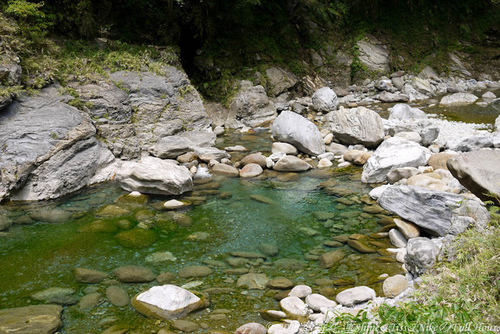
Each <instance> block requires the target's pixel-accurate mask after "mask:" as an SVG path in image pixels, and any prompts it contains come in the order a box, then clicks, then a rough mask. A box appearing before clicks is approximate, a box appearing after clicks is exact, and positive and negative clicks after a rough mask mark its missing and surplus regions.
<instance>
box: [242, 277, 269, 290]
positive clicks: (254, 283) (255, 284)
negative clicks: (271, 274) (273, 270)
mask: <svg viewBox="0 0 500 334" xmlns="http://www.w3.org/2000/svg"><path fill="white" fill-rule="evenodd" d="M267 282H269V278H267V276H266V275H265V274H256V273H248V274H245V275H242V276H240V278H238V281H237V282H236V285H237V286H239V287H242V286H244V287H247V288H249V289H256V290H264V288H265V287H266V284H267Z"/></svg>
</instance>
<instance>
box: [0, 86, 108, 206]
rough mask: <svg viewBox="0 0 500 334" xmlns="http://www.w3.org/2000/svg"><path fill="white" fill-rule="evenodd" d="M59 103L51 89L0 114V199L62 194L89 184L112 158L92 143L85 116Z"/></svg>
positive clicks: (30, 198) (90, 122)
mask: <svg viewBox="0 0 500 334" xmlns="http://www.w3.org/2000/svg"><path fill="white" fill-rule="evenodd" d="M60 99H61V96H59V94H58V92H57V89H55V88H52V87H51V88H47V89H44V90H42V92H41V94H40V95H38V96H35V97H23V98H20V99H19V100H18V101H16V102H14V103H12V104H11V105H10V106H9V107H8V108H7V109H6V110H5V111H4V112H2V114H0V124H1V125H2V131H0V146H1V147H2V159H0V170H2V177H1V179H0V200H1V199H3V198H7V197H12V198H15V199H19V200H43V199H51V198H57V197H60V196H63V195H66V194H68V193H71V192H73V191H76V190H78V189H81V188H82V187H84V186H86V185H87V184H89V183H90V180H91V178H92V177H93V176H94V174H95V173H96V172H97V170H98V169H100V168H102V167H103V165H106V164H107V163H109V162H110V160H112V159H113V156H112V155H111V153H110V152H109V151H108V150H107V149H105V148H104V147H103V146H102V145H100V144H99V143H98V142H97V140H96V139H95V138H93V136H94V135H95V133H96V130H95V127H94V126H93V125H92V121H91V119H90V117H88V116H87V115H86V114H84V113H82V112H80V111H79V110H78V109H76V108H74V107H71V106H69V105H67V104H64V103H62V102H59V100H60ZM23 188H25V189H23Z"/></svg>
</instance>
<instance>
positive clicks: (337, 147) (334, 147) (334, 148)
mask: <svg viewBox="0 0 500 334" xmlns="http://www.w3.org/2000/svg"><path fill="white" fill-rule="evenodd" d="M327 151H328V152H331V153H333V154H335V155H344V154H345V153H346V152H347V151H348V149H347V146H345V145H342V144H339V143H331V144H330V146H328V147H327Z"/></svg>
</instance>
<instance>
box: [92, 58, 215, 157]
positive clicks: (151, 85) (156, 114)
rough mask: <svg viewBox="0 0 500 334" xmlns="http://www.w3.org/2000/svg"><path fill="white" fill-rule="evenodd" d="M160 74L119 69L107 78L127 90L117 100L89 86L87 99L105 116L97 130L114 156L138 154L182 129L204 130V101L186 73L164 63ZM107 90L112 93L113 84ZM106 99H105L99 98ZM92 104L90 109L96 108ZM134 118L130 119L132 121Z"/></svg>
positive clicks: (103, 89) (205, 117)
mask: <svg viewBox="0 0 500 334" xmlns="http://www.w3.org/2000/svg"><path fill="white" fill-rule="evenodd" d="M161 72H162V73H161V75H158V74H153V73H150V72H131V71H118V72H114V73H111V74H110V79H111V80H112V81H113V82H114V83H116V84H117V85H118V86H119V87H120V88H122V89H123V90H125V91H126V95H123V96H122V97H121V100H120V101H116V103H112V104H111V105H109V101H110V99H109V98H107V97H108V96H109V92H108V91H107V90H106V89H105V88H100V89H94V90H91V92H93V94H92V93H90V94H89V97H88V99H85V98H84V101H85V102H90V103H91V104H92V105H94V103H96V102H97V103H96V106H97V107H96V108H97V109H99V110H103V111H104V110H105V111H106V112H107V113H108V115H109V116H108V119H103V120H99V121H98V123H97V128H98V129H99V132H100V134H101V135H102V136H103V137H104V138H106V139H109V140H108V142H110V148H111V150H112V151H113V153H114V154H115V155H116V156H121V155H123V156H125V157H127V158H130V157H138V156H139V154H140V151H141V150H147V149H148V148H149V147H150V146H151V145H152V144H154V143H155V142H156V141H158V139H159V138H162V137H165V136H171V135H174V134H176V133H178V132H180V131H182V130H207V129H208V128H209V126H210V121H209V119H208V117H207V113H206V110H205V107H204V106H203V101H202V100H201V97H200V95H199V94H198V92H197V91H196V89H195V88H194V87H193V86H192V85H191V83H190V82H189V79H188V78H187V76H186V74H185V73H184V72H182V71H180V70H179V69H177V68H175V67H173V66H165V67H164V68H162V70H161ZM109 90H112V91H113V94H112V96H117V95H115V92H116V87H114V86H112V87H110V88H109ZM101 101H107V102H101ZM94 109H95V108H92V110H93V111H91V112H92V113H94V114H95V113H96V112H98V110H97V111H96V110H94ZM132 119H133V122H132Z"/></svg>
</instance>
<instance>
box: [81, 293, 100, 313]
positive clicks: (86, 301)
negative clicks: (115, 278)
mask: <svg viewBox="0 0 500 334" xmlns="http://www.w3.org/2000/svg"><path fill="white" fill-rule="evenodd" d="M101 297H102V295H101V294H100V293H99V292H94V293H89V294H87V295H85V296H83V297H82V298H81V299H80V301H79V302H78V308H79V309H80V310H85V309H91V308H94V307H96V306H97V305H99V303H100V301H101Z"/></svg>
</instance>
